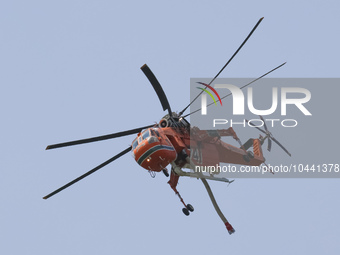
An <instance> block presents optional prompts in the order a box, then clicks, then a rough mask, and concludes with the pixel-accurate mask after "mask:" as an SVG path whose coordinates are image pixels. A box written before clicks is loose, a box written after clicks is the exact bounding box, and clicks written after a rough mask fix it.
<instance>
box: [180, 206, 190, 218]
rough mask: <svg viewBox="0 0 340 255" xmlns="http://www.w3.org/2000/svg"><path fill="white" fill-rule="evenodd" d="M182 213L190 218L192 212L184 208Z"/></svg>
mask: <svg viewBox="0 0 340 255" xmlns="http://www.w3.org/2000/svg"><path fill="white" fill-rule="evenodd" d="M182 212H183V213H184V214H185V215H186V216H189V214H190V212H189V210H188V209H187V208H183V209H182Z"/></svg>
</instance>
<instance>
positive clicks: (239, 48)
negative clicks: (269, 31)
mask: <svg viewBox="0 0 340 255" xmlns="http://www.w3.org/2000/svg"><path fill="white" fill-rule="evenodd" d="M263 18H264V17H262V18H260V19H259V21H258V22H257V23H256V25H255V26H254V27H253V29H252V30H251V31H250V33H249V34H248V36H247V37H246V39H244V41H243V43H242V44H241V45H240V47H238V49H237V50H236V51H235V53H234V54H233V55H232V56H231V58H230V59H229V60H228V62H227V63H226V64H225V65H224V66H223V67H222V69H221V70H220V71H219V72H218V73H217V74H216V75H215V77H214V78H213V79H212V80H211V81H210V82H209V84H208V85H211V83H213V81H214V80H215V79H216V78H217V77H218V76H219V75H220V73H222V71H223V70H224V68H226V67H227V65H229V63H230V62H231V60H232V59H233V58H234V57H235V56H236V54H237V53H238V52H239V51H240V50H241V48H242V47H243V45H244V44H245V43H246V42H247V41H248V39H249V38H250V36H251V35H252V34H253V33H254V31H255V30H256V28H257V27H258V25H260V23H261V21H262V20H263ZM206 88H207V87H205V89H206ZM202 93H203V91H201V92H200V93H199V94H198V95H197V96H196V97H195V98H194V99H193V100H192V101H191V102H190V104H189V105H187V106H186V107H185V108H184V109H183V110H182V111H181V112H180V113H179V116H182V114H183V113H184V112H185V111H186V109H188V107H189V106H190V105H191V104H192V103H193V102H195V101H196V99H197V98H198V97H199V96H200V95H201V94H202Z"/></svg>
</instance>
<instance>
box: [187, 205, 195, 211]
mask: <svg viewBox="0 0 340 255" xmlns="http://www.w3.org/2000/svg"><path fill="white" fill-rule="evenodd" d="M187 209H188V210H189V211H190V212H193V211H194V207H193V206H192V205H191V204H187Z"/></svg>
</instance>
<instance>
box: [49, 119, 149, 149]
mask: <svg viewBox="0 0 340 255" xmlns="http://www.w3.org/2000/svg"><path fill="white" fill-rule="evenodd" d="M153 126H154V125H149V126H145V127H140V128H135V129H131V130H126V131H122V132H118V133H114V134H109V135H102V136H97V137H92V138H86V139H81V140H76V141H70V142H65V143H58V144H52V145H48V146H47V147H46V150H50V149H55V148H60V147H66V146H72V145H77V144H83V143H92V142H97V141H102V140H107V139H112V138H117V137H121V136H126V135H132V134H137V133H139V132H140V131H142V130H143V129H146V128H149V127H153Z"/></svg>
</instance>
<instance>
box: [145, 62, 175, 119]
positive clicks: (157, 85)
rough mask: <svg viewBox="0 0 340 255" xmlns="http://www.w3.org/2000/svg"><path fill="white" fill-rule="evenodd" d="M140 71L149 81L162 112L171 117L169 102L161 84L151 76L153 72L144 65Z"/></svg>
mask: <svg viewBox="0 0 340 255" xmlns="http://www.w3.org/2000/svg"><path fill="white" fill-rule="evenodd" d="M140 69H142V71H143V73H144V74H145V76H146V77H147V78H148V79H149V81H150V83H151V85H152V87H153V88H154V90H155V91H156V93H157V96H158V98H159V101H161V104H162V107H163V111H165V110H168V112H169V115H170V117H171V116H172V111H171V108H170V104H169V101H168V99H167V97H166V95H165V93H164V90H163V88H162V86H161V84H160V83H159V81H158V80H157V78H156V76H155V75H154V74H153V72H152V71H151V70H150V68H149V67H148V66H147V65H146V64H144V65H143V66H142V67H141V68H140Z"/></svg>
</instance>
